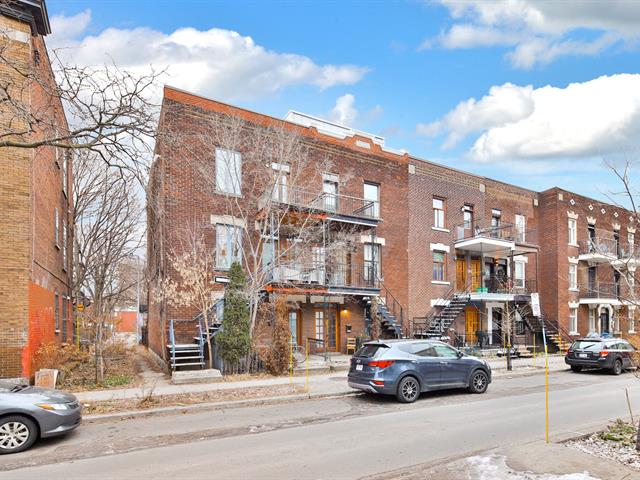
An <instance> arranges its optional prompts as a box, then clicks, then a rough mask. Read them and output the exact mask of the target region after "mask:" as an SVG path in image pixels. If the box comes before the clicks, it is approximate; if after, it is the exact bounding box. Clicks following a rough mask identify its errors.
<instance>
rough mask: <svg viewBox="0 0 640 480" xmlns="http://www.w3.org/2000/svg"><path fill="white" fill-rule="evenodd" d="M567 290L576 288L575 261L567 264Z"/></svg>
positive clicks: (576, 270)
mask: <svg viewBox="0 0 640 480" xmlns="http://www.w3.org/2000/svg"><path fill="white" fill-rule="evenodd" d="M569 290H572V291H576V290H578V265H577V264H575V263H570V264H569Z"/></svg>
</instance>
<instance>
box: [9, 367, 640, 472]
mask: <svg viewBox="0 0 640 480" xmlns="http://www.w3.org/2000/svg"><path fill="white" fill-rule="evenodd" d="M625 387H628V388H629V392H630V396H631V399H632V405H633V408H634V409H635V411H637V412H640V379H638V378H636V376H635V375H634V374H631V373H627V374H625V375H622V376H620V377H613V376H610V375H608V374H606V373H598V372H593V373H590V372H588V373H583V374H574V373H571V372H559V373H555V374H552V375H551V393H550V404H551V429H552V434H563V435H564V434H567V433H571V432H575V433H576V435H577V434H580V433H586V432H588V431H590V429H592V428H594V426H595V425H598V424H603V423H605V422H606V421H608V420H610V419H614V418H616V417H624V418H626V417H628V409H627V404H626V399H625V393H624V389H625ZM541 438H544V376H543V375H535V376H529V377H519V378H512V379H499V380H496V381H495V382H494V383H493V384H492V385H491V387H490V390H489V392H488V393H487V394H485V395H471V394H468V393H466V392H464V391H455V392H449V393H438V394H430V395H425V396H424V397H423V398H421V399H420V400H418V402H416V403H415V404H413V405H401V404H398V403H396V402H395V401H394V400H393V399H390V398H380V397H371V396H367V395H358V396H353V397H343V398H334V399H323V400H307V401H300V402H294V403H289V404H284V405H272V406H262V407H251V408H229V409H223V410H213V411H207V412H200V413H193V414H179V415H167V416H161V417H150V418H136V419H129V420H124V421H118V422H108V423H87V424H85V425H83V426H82V428H81V429H79V430H78V431H77V432H76V433H74V434H72V435H70V436H68V437H66V438H63V439H52V440H46V441H42V442H40V443H39V444H38V445H37V446H36V447H35V448H33V449H32V450H30V451H29V452H24V453H22V454H16V455H5V456H3V457H0V479H2V480H4V479H11V480H20V479H47V480H54V479H69V480H73V479H83V480H85V479H113V478H118V479H130V478H131V479H134V478H135V479H147V478H149V479H151V478H153V479H154V480H157V479H158V478H163V477H164V478H189V479H190V480H193V479H201V478H202V479H205V478H206V479H209V478H211V479H216V478H224V479H262V478H264V479H272V478H273V479H289V478H292V479H293V478H295V479H307V478H308V479H323V478H332V479H342V478H359V477H363V476H367V475H373V474H377V473H381V472H387V471H391V470H396V469H399V468H404V467H408V466H411V465H417V464H423V463H428V462H432V461H436V460H441V459H444V458H449V457H452V456H459V455H461V454H464V453H471V452H477V451H482V450H487V449H490V448H494V447H499V446H504V445H513V444H518V443H524V442H529V441H533V440H537V439H541Z"/></svg>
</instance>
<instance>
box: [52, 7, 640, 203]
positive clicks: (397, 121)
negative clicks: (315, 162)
mask: <svg viewBox="0 0 640 480" xmlns="http://www.w3.org/2000/svg"><path fill="white" fill-rule="evenodd" d="M47 6H48V10H49V15H50V17H51V22H52V30H53V34H52V35H50V36H49V37H48V38H47V43H48V46H49V48H51V49H54V48H55V49H61V50H59V51H60V52H62V53H61V54H62V55H63V56H64V58H65V59H66V61H69V62H74V63H77V64H82V65H99V64H104V63H111V62H115V63H117V64H118V65H119V66H121V67H122V68H127V69H129V70H132V71H134V72H135V71H139V72H144V71H148V70H149V69H150V68H155V69H157V70H166V76H165V83H167V84H169V85H172V86H175V87H178V88H182V89H185V90H188V91H192V92H194V93H197V94H200V95H204V96H206V97H210V98H214V99H216V100H220V101H223V102H227V103H232V104H234V105H238V106H241V107H245V108H248V109H251V110H254V111H258V112H261V113H266V114H269V115H273V116H276V117H284V116H285V115H286V113H287V111H289V110H297V111H301V112H305V113H309V114H313V115H317V116H320V117H323V118H327V119H329V120H332V121H336V122H338V123H342V124H344V125H348V126H350V127H353V128H357V129H360V130H364V131H367V132H371V133H375V134H379V135H382V136H384V137H385V141H386V145H387V146H389V147H391V148H395V149H406V150H408V151H409V152H410V153H411V154H412V155H414V156H416V157H419V158H424V159H428V160H431V161H434V162H438V163H443V164H445V165H449V166H452V167H455V168H459V169H463V170H466V171H469V172H472V173H476V174H479V175H484V176H488V177H491V178H496V179H498V180H502V181H505V182H509V183H514V184H516V185H520V186H523V187H527V188H531V189H534V190H545V189H547V188H551V187H553V186H559V187H562V188H566V189H569V190H572V191H575V192H577V193H580V194H583V195H587V196H591V197H595V198H600V199H607V198H608V197H609V195H610V194H611V192H616V191H619V190H620V183H619V182H618V181H617V180H616V179H615V177H614V175H613V174H612V173H611V172H610V171H609V169H608V168H607V167H606V166H605V162H613V163H615V164H617V165H622V164H623V163H624V162H625V161H627V160H629V161H632V162H635V161H636V160H640V0H602V1H597V0H586V1H578V0H563V1H543V0H504V1H501V0H492V1H486V0H469V1H461V0H404V1H400V0H398V1H384V2H383V1H374V0H370V1H367V2H365V1H335V0H324V1H311V0H297V1H293V0H291V1H284V0H281V1H267V0H262V1H258V0H253V1H244V0H235V1H213V0H212V1H207V0H181V1H180V2H176V1H171V2H170V1H164V0H153V1H151V0H136V1H130V0H84V1H78V0H48V1H47ZM157 95H158V96H159V95H160V92H159V91H158V92H157Z"/></svg>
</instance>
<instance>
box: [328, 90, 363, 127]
mask: <svg viewBox="0 0 640 480" xmlns="http://www.w3.org/2000/svg"><path fill="white" fill-rule="evenodd" d="M355 102H356V97H355V96H353V95H352V94H351V93H346V94H344V95H342V96H341V97H338V99H337V100H336V104H335V106H334V107H333V108H332V109H331V111H330V112H329V120H331V121H332V122H335V123H339V124H340V125H346V126H352V125H353V124H354V122H355V120H356V117H357V116H358V110H356V107H355Z"/></svg>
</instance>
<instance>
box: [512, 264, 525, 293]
mask: <svg viewBox="0 0 640 480" xmlns="http://www.w3.org/2000/svg"><path fill="white" fill-rule="evenodd" d="M524 265H525V264H524V262H515V263H514V268H515V275H514V277H515V278H514V285H515V286H516V288H524V284H525V271H524V268H525V267H524Z"/></svg>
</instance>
